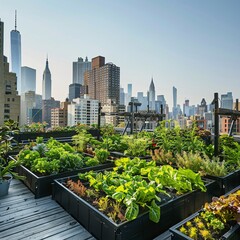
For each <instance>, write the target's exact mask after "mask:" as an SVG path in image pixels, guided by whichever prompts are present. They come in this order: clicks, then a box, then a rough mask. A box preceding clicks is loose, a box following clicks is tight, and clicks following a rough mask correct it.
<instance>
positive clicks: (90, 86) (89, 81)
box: [84, 56, 120, 105]
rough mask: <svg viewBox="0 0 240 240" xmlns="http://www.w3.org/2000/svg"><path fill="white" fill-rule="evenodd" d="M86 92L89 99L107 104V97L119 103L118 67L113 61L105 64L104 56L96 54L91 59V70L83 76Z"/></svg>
mask: <svg viewBox="0 0 240 240" xmlns="http://www.w3.org/2000/svg"><path fill="white" fill-rule="evenodd" d="M84 85H85V86H86V92H87V94H88V95H89V97H90V98H91V99H96V100H99V101H100V102H101V104H102V105H103V104H108V103H109V101H108V100H109V99H110V100H111V101H112V102H113V103H115V104H118V105H119V103H120V97H119V95H120V68H119V67H117V66H116V65H114V64H113V63H107V64H105V58H104V57H102V56H98V57H95V58H93V59H92V70H90V71H87V72H86V74H85V76H84Z"/></svg>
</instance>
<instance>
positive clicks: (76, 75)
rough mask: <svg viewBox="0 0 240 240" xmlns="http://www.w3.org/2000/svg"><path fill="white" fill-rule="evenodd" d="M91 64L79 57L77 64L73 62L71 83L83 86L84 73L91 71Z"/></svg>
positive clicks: (86, 59)
mask: <svg viewBox="0 0 240 240" xmlns="http://www.w3.org/2000/svg"><path fill="white" fill-rule="evenodd" d="M91 68H92V63H91V62H89V61H88V58H87V57H86V58H85V62H84V61H83V58H81V57H79V58H78V60H77V62H73V81H72V82H73V83H78V84H81V85H83V83H84V73H85V72H86V71H88V70H91Z"/></svg>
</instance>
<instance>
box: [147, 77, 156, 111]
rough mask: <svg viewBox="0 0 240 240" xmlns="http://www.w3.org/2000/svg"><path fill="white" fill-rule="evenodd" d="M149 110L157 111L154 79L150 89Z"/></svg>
mask: <svg viewBox="0 0 240 240" xmlns="http://www.w3.org/2000/svg"><path fill="white" fill-rule="evenodd" d="M149 110H152V111H155V110H156V109H155V86H154V83H153V78H152V80H151V83H150V87H149Z"/></svg>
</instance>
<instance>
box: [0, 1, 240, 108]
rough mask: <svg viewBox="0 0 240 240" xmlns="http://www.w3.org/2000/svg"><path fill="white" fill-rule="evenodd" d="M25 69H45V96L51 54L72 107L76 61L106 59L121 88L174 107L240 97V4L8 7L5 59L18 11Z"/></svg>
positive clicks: (3, 6) (0, 11)
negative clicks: (152, 92)
mask: <svg viewBox="0 0 240 240" xmlns="http://www.w3.org/2000/svg"><path fill="white" fill-rule="evenodd" d="M15 9H16V10H17V11H18V30H19V31H20V32H21V36H22V65H24V66H29V67H33V68H35V69H36V70H37V92H38V93H41V82H42V74H43V70H44V67H45V60H46V56H47V54H48V56H49V67H50V70H51V73H52V85H53V96H54V97H55V99H58V100H64V99H65V98H66V97H67V94H68V85H69V84H70V83H71V82H72V62H73V61H76V60H77V58H78V57H83V58H85V56H88V58H89V59H91V58H93V57H95V56H98V55H102V56H105V59H106V62H113V63H114V64H116V65H117V66H119V67H120V71H121V74H120V75H121V86H122V87H124V88H125V90H126V87H127V83H132V84H133V93H134V94H135V93H136V92H137V91H142V92H144V94H145V95H146V91H147V90H148V88H149V85H150V81H151V77H152V76H153V79H154V83H155V89H156V94H158V95H159V94H164V95H165V97H166V100H167V103H168V104H169V106H170V107H172V87H173V86H175V87H176V88H177V90H178V104H180V105H181V106H182V104H183V102H184V100H185V99H189V100H190V104H191V105H193V104H198V103H200V102H201V99H202V98H203V97H205V99H206V101H207V103H209V102H211V101H212V99H213V96H214V92H218V93H219V94H223V93H226V92H233V97H234V99H236V98H240V0H108V1H107V0H91V1H89V0H85V1H83V0H42V1H36V0H0V18H1V20H2V21H3V22H4V24H5V55H7V57H8V58H9V57H10V31H11V30H12V29H13V28H14V11H15Z"/></svg>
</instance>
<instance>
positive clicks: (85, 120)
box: [68, 96, 99, 126]
mask: <svg viewBox="0 0 240 240" xmlns="http://www.w3.org/2000/svg"><path fill="white" fill-rule="evenodd" d="M98 107H99V101H98V100H94V99H89V97H86V96H85V98H76V99H74V101H73V102H71V103H70V104H69V105H68V126H74V125H77V124H78V123H81V124H86V125H92V124H97V123H98Z"/></svg>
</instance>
